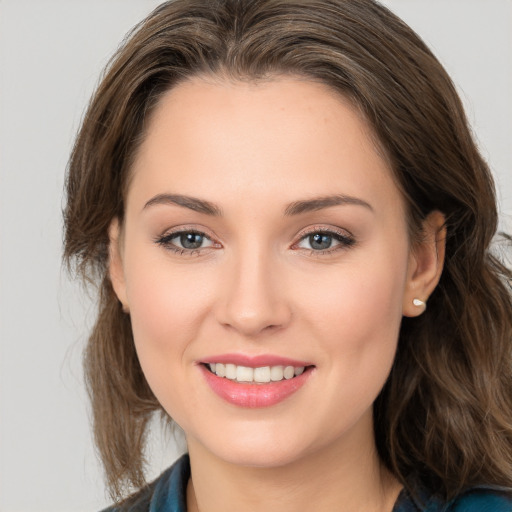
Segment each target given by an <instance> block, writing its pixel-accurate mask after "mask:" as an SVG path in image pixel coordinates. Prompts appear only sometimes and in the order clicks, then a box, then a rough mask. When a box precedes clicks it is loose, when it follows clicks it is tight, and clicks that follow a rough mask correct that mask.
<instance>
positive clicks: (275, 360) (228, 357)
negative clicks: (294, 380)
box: [200, 354, 312, 368]
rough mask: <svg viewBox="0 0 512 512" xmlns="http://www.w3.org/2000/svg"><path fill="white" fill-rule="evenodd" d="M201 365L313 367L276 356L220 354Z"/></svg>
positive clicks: (208, 358)
mask: <svg viewBox="0 0 512 512" xmlns="http://www.w3.org/2000/svg"><path fill="white" fill-rule="evenodd" d="M200 362H201V363H207V364H208V363H223V364H236V365H237V366H247V367H249V368H261V367H262V366H295V367H300V366H312V363H310V362H307V361H299V360H297V359H290V358H288V357H281V356H277V355H274V354H260V355H257V356H248V355H246V354H219V355H218V356H212V357H207V358H206V359H201V361H200Z"/></svg>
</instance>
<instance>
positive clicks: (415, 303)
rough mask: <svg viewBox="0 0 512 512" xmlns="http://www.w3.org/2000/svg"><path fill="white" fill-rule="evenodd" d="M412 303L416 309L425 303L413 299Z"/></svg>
mask: <svg viewBox="0 0 512 512" xmlns="http://www.w3.org/2000/svg"><path fill="white" fill-rule="evenodd" d="M412 303H413V304H414V305H415V306H417V307H422V306H424V305H425V302H423V301H422V300H420V299H413V301H412Z"/></svg>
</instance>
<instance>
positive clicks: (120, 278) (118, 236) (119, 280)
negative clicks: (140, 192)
mask: <svg viewBox="0 0 512 512" xmlns="http://www.w3.org/2000/svg"><path fill="white" fill-rule="evenodd" d="M108 236H109V246H108V247H109V249H108V251H109V262H108V272H109V276H110V281H111V282H112V287H113V288H114V292H115V294H116V295H117V298H118V299H119V301H120V302H121V304H122V305H123V311H124V312H125V313H128V312H129V311H130V309H129V306H128V299H127V297H126V281H125V277H124V268H123V259H122V247H121V245H122V233H121V226H120V224H119V220H118V219H117V217H116V218H115V219H113V220H112V222H111V223H110V227H109V230H108Z"/></svg>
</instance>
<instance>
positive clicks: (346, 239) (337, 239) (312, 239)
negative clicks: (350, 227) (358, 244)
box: [297, 231, 355, 253]
mask: <svg viewBox="0 0 512 512" xmlns="http://www.w3.org/2000/svg"><path fill="white" fill-rule="evenodd" d="M354 243H355V240H354V239H353V238H352V237H351V236H348V235H344V234H341V233H335V232H331V231H314V232H311V233H308V234H306V235H305V236H303V237H302V238H301V240H300V242H299V243H298V244H297V247H300V248H301V249H309V250H310V251H312V252H318V253H322V252H334V251H336V250H338V249H344V248H348V247H350V246H352V245H354Z"/></svg>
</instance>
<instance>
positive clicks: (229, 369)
mask: <svg viewBox="0 0 512 512" xmlns="http://www.w3.org/2000/svg"><path fill="white" fill-rule="evenodd" d="M226 379H231V380H235V379H236V365H235V364H227V365H226Z"/></svg>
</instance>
